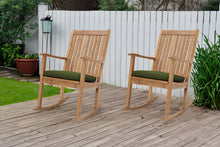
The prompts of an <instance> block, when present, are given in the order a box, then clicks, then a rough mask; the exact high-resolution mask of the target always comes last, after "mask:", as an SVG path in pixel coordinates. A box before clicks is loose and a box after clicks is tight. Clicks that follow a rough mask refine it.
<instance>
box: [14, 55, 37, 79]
mask: <svg viewBox="0 0 220 147" xmlns="http://www.w3.org/2000/svg"><path fill="white" fill-rule="evenodd" d="M15 61H16V65H17V69H18V71H19V72H20V73H21V75H22V76H34V75H35V74H36V73H37V71H38V68H39V57H38V54H37V53H36V54H32V56H29V55H28V54H27V53H25V54H24V55H23V56H20V55H18V56H17V58H16V59H15Z"/></svg>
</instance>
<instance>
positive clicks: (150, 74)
mask: <svg viewBox="0 0 220 147" xmlns="http://www.w3.org/2000/svg"><path fill="white" fill-rule="evenodd" d="M132 76H135V77H141V78H148V79H154V80H161V81H168V79H169V73H166V72H159V71H148V70H135V71H133V72H132ZM184 80H185V78H184V77H182V76H179V75H174V79H173V81H174V82H183V81H184Z"/></svg>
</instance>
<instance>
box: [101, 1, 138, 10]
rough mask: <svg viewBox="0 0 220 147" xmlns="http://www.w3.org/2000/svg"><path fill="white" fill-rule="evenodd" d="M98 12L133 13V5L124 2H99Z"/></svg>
mask: <svg viewBox="0 0 220 147" xmlns="http://www.w3.org/2000/svg"><path fill="white" fill-rule="evenodd" d="M99 7H100V10H108V11H134V10H135V7H134V4H132V5H131V6H129V5H128V2H126V1H125V0H99Z"/></svg>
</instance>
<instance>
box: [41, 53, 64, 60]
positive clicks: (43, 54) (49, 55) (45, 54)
mask: <svg viewBox="0 0 220 147" xmlns="http://www.w3.org/2000/svg"><path fill="white" fill-rule="evenodd" d="M40 55H42V56H46V57H52V58H58V59H63V60H67V58H66V57H59V56H54V55H51V54H47V53H41V54H40Z"/></svg>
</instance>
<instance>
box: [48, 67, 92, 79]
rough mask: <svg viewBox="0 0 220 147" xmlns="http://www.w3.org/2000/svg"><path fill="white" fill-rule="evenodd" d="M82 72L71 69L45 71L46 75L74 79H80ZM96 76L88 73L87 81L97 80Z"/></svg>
mask: <svg viewBox="0 0 220 147" xmlns="http://www.w3.org/2000/svg"><path fill="white" fill-rule="evenodd" d="M80 75H81V73H78V72H71V71H60V70H49V71H45V72H44V76H46V77H53V78H60V79H66V80H72V81H80ZM95 81H96V77H94V76H90V75H86V76H85V82H95Z"/></svg>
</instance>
